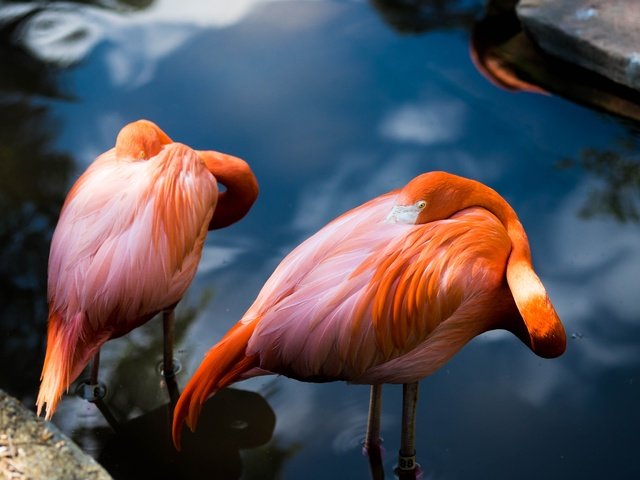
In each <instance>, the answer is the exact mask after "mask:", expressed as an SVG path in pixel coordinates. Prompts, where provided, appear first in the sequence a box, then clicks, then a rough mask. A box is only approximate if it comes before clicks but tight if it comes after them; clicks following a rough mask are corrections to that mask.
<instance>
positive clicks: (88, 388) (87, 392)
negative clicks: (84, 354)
mask: <svg viewBox="0 0 640 480" xmlns="http://www.w3.org/2000/svg"><path fill="white" fill-rule="evenodd" d="M99 371H100V349H98V351H97V352H96V353H95V354H94V355H93V360H92V361H91V371H90V372H89V380H88V381H86V380H85V381H83V382H81V383H80V384H79V385H78V387H77V388H76V393H77V394H78V396H80V397H82V398H84V399H85V400H86V401H88V402H91V403H93V404H94V405H95V406H96V407H97V408H98V410H99V411H100V413H101V414H102V416H103V417H104V419H105V420H106V421H107V423H108V424H109V426H110V427H111V428H112V429H113V430H114V431H117V430H118V428H119V427H120V423H119V422H118V420H117V419H116V417H114V416H113V413H111V410H110V409H109V407H108V406H107V404H106V403H105V401H104V396H105V395H106V394H107V387H106V386H105V385H104V384H103V383H101V382H99V381H98V373H99Z"/></svg>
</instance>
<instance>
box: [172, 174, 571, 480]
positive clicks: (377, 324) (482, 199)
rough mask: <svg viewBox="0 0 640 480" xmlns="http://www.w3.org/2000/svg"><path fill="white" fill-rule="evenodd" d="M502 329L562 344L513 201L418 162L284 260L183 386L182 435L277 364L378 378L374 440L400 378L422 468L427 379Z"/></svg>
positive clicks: (314, 377)
mask: <svg viewBox="0 0 640 480" xmlns="http://www.w3.org/2000/svg"><path fill="white" fill-rule="evenodd" d="M498 328H502V329H507V330H509V331H511V332H513V333H514V334H515V335H516V336H517V337H518V338H520V339H521V340H522V341H523V342H524V343H525V345H527V346H528V347H529V348H530V349H531V350H532V351H533V352H534V353H536V354H538V355H540V356H542V357H556V356H558V355H560V354H562V353H563V351H564V349H565V346H566V336H565V332H564V328H563V326H562V324H561V323H560V320H559V318H558V316H557V314H556V312H555V310H554V308H553V305H552V304H551V301H550V300H549V297H548V296H547V293H546V291H545V288H544V286H543V285H542V283H541V282H540V279H539V278H538V276H537V275H536V273H535V272H534V270H533V267H532V264H531V255H530V250H529V243H528V241H527V237H526V234H525V232H524V229H523V227H522V225H521V224H520V222H519V220H518V217H517V216H516V214H515V212H514V211H513V209H512V208H511V207H510V206H509V204H508V203H507V202H506V201H505V200H504V199H503V198H502V197H501V196H500V195H499V194H498V193H496V192H495V191H494V190H492V189H491V188H489V187H487V186H485V185H483V184H481V183H479V182H477V181H473V180H470V179H466V178H463V177H459V176H455V175H451V174H448V173H445V172H431V173H425V174H422V175H420V176H418V177H416V178H414V179H413V180H411V181H410V182H409V183H408V184H407V185H406V186H405V187H404V188H402V189H400V190H396V191H392V192H390V193H387V194H385V195H382V196H380V197H377V198H375V199H373V200H371V201H369V202H367V203H365V204H364V205H361V206H360V207H357V208H355V209H353V210H351V211H349V212H347V213H345V214H343V215H342V216H340V217H338V218H337V219H336V220H334V221H332V222H331V223H329V224H328V225H327V226H325V227H324V228H322V229H321V230H320V231H319V232H317V233H316V234H315V235H313V236H312V237H311V238H309V239H308V240H306V241H305V242H304V243H302V244H301V245H300V246H298V247H297V248H296V249H295V250H293V251H292V252H291V253H290V254H289V255H288V256H287V257H286V258H285V259H284V260H283V261H282V262H281V263H280V265H279V266H278V268H277V269H276V270H275V272H274V273H273V274H272V275H271V278H269V280H268V281H267V282H266V284H265V285H264V287H263V288H262V290H261V292H260V294H259V295H258V297H257V299H256V300H255V302H254V303H253V305H252V306H251V307H250V308H249V310H248V311H247V312H246V313H245V315H244V316H243V317H242V319H241V320H240V321H239V322H238V323H237V324H236V325H235V326H234V327H233V328H231V330H230V331H229V332H228V333H227V334H226V335H225V336H224V337H223V338H222V340H221V341H220V342H219V343H218V344H217V345H215V346H213V347H212V348H211V349H210V350H209V352H208V353H207V355H206V356H205V358H204V360H203V362H202V364H201V365H200V366H199V368H198V369H197V371H196V372H195V373H194V375H193V377H192V378H191V380H190V381H189V383H188V384H187V386H186V387H185V389H184V391H183V393H182V395H181V396H180V399H179V400H178V404H177V406H176V408H175V412H174V421H173V431H172V434H173V439H174V443H175V444H176V447H177V448H179V446H180V434H181V429H182V424H183V422H184V421H185V420H186V422H187V424H188V426H189V427H190V428H191V429H192V430H193V429H194V428H195V426H196V423H197V420H198V415H199V413H200V410H201V408H202V404H203V403H204V402H205V400H206V399H207V398H208V397H210V396H211V395H214V394H215V393H216V392H217V391H218V390H220V389H221V388H223V387H225V386H227V385H230V384H232V383H234V382H236V381H239V380H242V379H245V378H249V377H253V376H257V375H263V374H269V373H276V374H282V375H286V376H288V377H291V378H295V379H299V380H303V381H310V382H320V381H331V380H345V381H348V382H351V383H357V384H370V385H372V395H371V406H370V416H369V427H368V432H367V438H366V443H367V445H368V446H375V445H377V442H378V434H379V411H380V410H379V407H380V388H381V387H380V386H381V385H382V384H384V383H401V384H404V401H403V424H402V425H403V428H402V430H403V431H402V442H401V448H400V462H399V466H400V468H401V469H402V468H404V469H406V470H412V469H414V468H415V445H414V444H415V404H416V400H417V385H418V381H419V380H420V379H422V378H424V377H426V376H427V375H430V374H431V373H433V372H434V371H436V370H437V369H438V368H440V367H441V366H442V365H443V364H444V363H445V362H446V361H447V360H449V359H450V358H451V357H452V356H453V355H454V354H455V353H456V352H457V351H458V350H460V349H461V348H462V347H463V346H464V345H465V344H466V343H467V342H469V341H470V340H471V339H472V338H474V337H475V336H477V335H479V334H481V333H483V332H486V331H488V330H492V329H498Z"/></svg>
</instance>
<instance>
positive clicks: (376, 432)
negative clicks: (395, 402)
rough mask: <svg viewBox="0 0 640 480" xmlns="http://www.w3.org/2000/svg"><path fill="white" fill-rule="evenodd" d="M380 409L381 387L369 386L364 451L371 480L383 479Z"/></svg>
mask: <svg viewBox="0 0 640 480" xmlns="http://www.w3.org/2000/svg"><path fill="white" fill-rule="evenodd" d="M381 409H382V385H371V393H370V397H369V419H368V421H367V436H366V438H365V440H364V450H365V452H366V454H367V456H368V457H369V467H370V468H371V478H372V479H373V480H382V479H384V468H383V466H382V450H381V448H380V445H381V443H382V440H381V438H380V412H381Z"/></svg>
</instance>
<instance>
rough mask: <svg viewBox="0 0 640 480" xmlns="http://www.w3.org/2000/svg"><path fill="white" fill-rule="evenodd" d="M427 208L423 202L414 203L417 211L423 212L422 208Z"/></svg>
mask: <svg viewBox="0 0 640 480" xmlns="http://www.w3.org/2000/svg"><path fill="white" fill-rule="evenodd" d="M426 206H427V202H426V201H425V200H420V201H418V202H417V203H416V207H418V209H419V210H424V207H426Z"/></svg>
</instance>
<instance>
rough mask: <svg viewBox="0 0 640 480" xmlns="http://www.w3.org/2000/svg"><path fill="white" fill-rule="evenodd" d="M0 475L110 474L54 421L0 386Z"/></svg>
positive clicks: (67, 479)
mask: <svg viewBox="0 0 640 480" xmlns="http://www.w3.org/2000/svg"><path fill="white" fill-rule="evenodd" d="M0 478H6V479H12V480H22V479H47V480H63V479H64V480H109V479H111V476H110V475H109V474H108V473H107V472H106V470H104V469H103V468H102V467H101V466H100V465H99V464H98V463H97V462H96V461H95V460H94V459H93V458H91V457H90V456H88V455H87V454H85V453H84V452H83V451H82V450H80V448H79V447H78V446H77V445H76V444H75V443H73V442H72V441H71V440H70V439H69V438H67V437H66V436H65V435H64V434H63V433H61V432H60V431H59V430H58V428H57V427H56V426H55V425H53V424H52V423H50V422H45V421H44V420H43V419H41V418H38V417H36V416H35V415H34V414H33V413H32V412H30V411H29V410H27V409H26V408H25V407H24V406H23V405H22V404H21V403H20V402H19V401H18V400H16V399H15V398H13V397H11V396H9V395H7V394H6V393H5V392H4V391H2V390H0Z"/></svg>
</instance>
